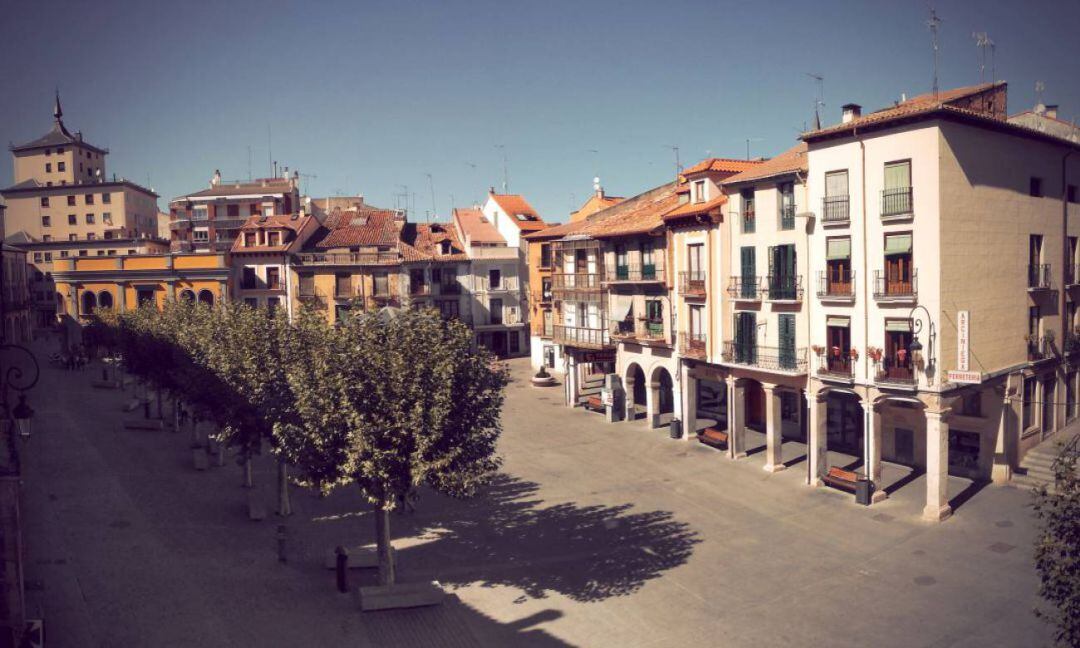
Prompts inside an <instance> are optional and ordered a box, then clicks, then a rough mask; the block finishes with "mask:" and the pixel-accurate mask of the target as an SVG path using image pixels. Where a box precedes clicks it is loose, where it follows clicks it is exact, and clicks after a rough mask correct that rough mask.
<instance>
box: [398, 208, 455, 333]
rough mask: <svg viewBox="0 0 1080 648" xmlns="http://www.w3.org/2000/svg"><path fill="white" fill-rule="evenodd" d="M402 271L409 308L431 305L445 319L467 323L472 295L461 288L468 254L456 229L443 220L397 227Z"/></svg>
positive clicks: (428, 306)
mask: <svg viewBox="0 0 1080 648" xmlns="http://www.w3.org/2000/svg"><path fill="white" fill-rule="evenodd" d="M400 245H401V258H402V274H403V276H404V278H405V279H406V280H407V285H408V290H407V297H406V299H407V302H408V305H409V306H410V307H411V308H434V309H435V310H437V311H439V313H440V314H441V315H442V316H443V318H445V319H456V320H460V321H462V322H465V323H470V322H471V320H470V319H469V318H470V316H471V307H472V294H471V292H470V291H468V290H465V289H464V284H463V282H465V281H468V279H469V276H470V274H469V271H470V267H471V264H470V261H469V256H468V254H467V252H466V247H465V244H464V243H462V242H461V239H460V237H459V235H458V230H457V228H455V227H454V226H452V225H448V224H446V223H405V224H404V226H403V227H402V228H401V243H400Z"/></svg>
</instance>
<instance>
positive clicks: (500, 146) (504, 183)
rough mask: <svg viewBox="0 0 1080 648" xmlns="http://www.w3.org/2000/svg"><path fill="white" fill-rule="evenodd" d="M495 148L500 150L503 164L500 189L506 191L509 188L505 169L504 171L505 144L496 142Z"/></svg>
mask: <svg viewBox="0 0 1080 648" xmlns="http://www.w3.org/2000/svg"><path fill="white" fill-rule="evenodd" d="M495 148H497V149H499V151H501V152H502V164H503V182H502V190H503V193H507V192H508V191H509V190H510V180H509V179H508V178H507V171H506V145H505V144H496V145H495Z"/></svg>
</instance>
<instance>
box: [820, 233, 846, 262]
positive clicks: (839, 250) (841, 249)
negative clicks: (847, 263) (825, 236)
mask: <svg viewBox="0 0 1080 648" xmlns="http://www.w3.org/2000/svg"><path fill="white" fill-rule="evenodd" d="M850 258H851V239H849V238H842V239H829V240H828V242H827V248H826V253H825V259H826V260H827V261H835V260H837V259H850Z"/></svg>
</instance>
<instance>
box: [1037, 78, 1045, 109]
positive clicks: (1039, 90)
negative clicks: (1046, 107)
mask: <svg viewBox="0 0 1080 648" xmlns="http://www.w3.org/2000/svg"><path fill="white" fill-rule="evenodd" d="M1043 90H1046V84H1045V83H1043V82H1042V81H1036V82H1035V105H1037V106H1039V105H1042V102H1043V100H1042V96H1043Z"/></svg>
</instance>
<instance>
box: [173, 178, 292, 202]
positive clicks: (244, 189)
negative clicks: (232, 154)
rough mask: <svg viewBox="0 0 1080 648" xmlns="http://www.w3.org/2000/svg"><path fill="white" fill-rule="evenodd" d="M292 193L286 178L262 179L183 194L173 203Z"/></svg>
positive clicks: (229, 183)
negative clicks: (209, 198) (190, 199)
mask: <svg viewBox="0 0 1080 648" xmlns="http://www.w3.org/2000/svg"><path fill="white" fill-rule="evenodd" d="M292 192H293V185H292V182H291V181H290V180H289V179H288V178H263V179H261V180H254V181H252V182H222V183H219V184H218V185H217V186H216V187H210V188H209V189H203V190H202V191H196V192H194V193H189V194H184V195H183V196H180V197H178V198H174V199H173V201H174V202H175V201H177V200H185V199H188V198H206V197H218V196H220V197H228V196H246V195H254V194H261V195H267V196H269V195H276V194H287V193H292Z"/></svg>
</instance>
